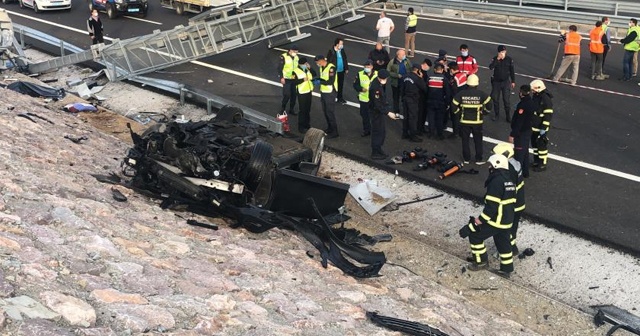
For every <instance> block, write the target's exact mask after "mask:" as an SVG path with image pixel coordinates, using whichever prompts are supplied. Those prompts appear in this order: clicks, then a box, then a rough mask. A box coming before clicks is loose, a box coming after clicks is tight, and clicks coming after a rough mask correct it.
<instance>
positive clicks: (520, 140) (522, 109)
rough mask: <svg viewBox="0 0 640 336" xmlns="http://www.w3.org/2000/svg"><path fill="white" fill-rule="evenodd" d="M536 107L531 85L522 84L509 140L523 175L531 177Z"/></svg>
mask: <svg viewBox="0 0 640 336" xmlns="http://www.w3.org/2000/svg"><path fill="white" fill-rule="evenodd" d="M535 110H536V107H535V106H534V103H533V98H532V97H531V86H529V84H525V85H522V86H520V102H519V103H518V105H517V106H516V110H515V111H514V112H513V118H512V119H511V133H509V142H510V143H512V144H513V147H514V151H515V153H514V158H515V159H516V160H518V162H520V166H521V167H522V176H524V177H529V141H530V139H531V132H532V130H531V120H532V119H533V114H534V113H535Z"/></svg>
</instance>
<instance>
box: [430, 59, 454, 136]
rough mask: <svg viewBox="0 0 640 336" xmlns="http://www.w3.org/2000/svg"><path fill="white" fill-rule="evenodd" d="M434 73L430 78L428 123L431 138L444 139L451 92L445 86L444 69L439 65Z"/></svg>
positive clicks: (435, 67)
mask: <svg viewBox="0 0 640 336" xmlns="http://www.w3.org/2000/svg"><path fill="white" fill-rule="evenodd" d="M433 70H434V73H433V75H432V76H431V77H430V78H429V95H428V96H427V122H428V123H429V135H428V137H429V138H432V137H436V136H437V138H438V140H442V139H444V135H443V132H444V117H445V114H446V113H447V102H448V101H449V99H450V98H449V95H450V93H449V90H448V88H447V87H446V86H445V79H444V67H443V66H442V64H440V63H437V64H436V65H435V66H434V67H433Z"/></svg>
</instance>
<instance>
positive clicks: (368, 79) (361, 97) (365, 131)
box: [353, 61, 378, 136]
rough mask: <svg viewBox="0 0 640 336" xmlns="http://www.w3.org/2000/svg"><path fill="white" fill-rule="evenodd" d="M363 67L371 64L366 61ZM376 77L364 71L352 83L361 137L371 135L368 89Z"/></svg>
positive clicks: (373, 72) (375, 73)
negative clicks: (355, 95)
mask: <svg viewBox="0 0 640 336" xmlns="http://www.w3.org/2000/svg"><path fill="white" fill-rule="evenodd" d="M365 65H373V62H370V61H367V63H366V64H365ZM377 77H378V72H377V71H375V70H371V72H369V73H366V72H365V71H364V70H361V71H359V72H358V76H357V77H356V79H355V80H354V81H353V89H354V90H356V92H358V101H359V102H360V117H362V134H361V135H362V136H367V135H369V134H371V118H370V117H369V87H370V86H371V84H372V83H373V81H374V80H375V79H376V78H377Z"/></svg>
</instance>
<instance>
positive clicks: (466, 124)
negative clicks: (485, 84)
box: [453, 75, 491, 165]
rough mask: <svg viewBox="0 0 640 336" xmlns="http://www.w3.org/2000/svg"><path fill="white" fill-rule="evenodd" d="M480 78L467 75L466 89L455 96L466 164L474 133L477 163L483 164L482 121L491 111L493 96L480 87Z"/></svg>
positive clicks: (454, 104)
mask: <svg viewBox="0 0 640 336" xmlns="http://www.w3.org/2000/svg"><path fill="white" fill-rule="evenodd" d="M479 84H480V79H479V78H478V76H477V75H470V76H469V77H467V86H468V88H467V89H466V90H463V91H460V92H458V94H457V95H456V96H455V97H453V106H455V107H456V112H455V113H456V115H459V116H460V136H461V137H462V157H463V159H464V163H465V164H469V161H471V150H470V149H469V141H470V139H471V138H470V136H471V134H473V142H474V144H475V149H476V164H477V165H482V164H484V163H485V161H484V160H483V149H482V123H483V120H482V119H483V116H484V115H485V114H488V113H489V111H491V97H490V96H489V95H488V94H486V93H485V92H483V91H482V90H480V89H478V85H479Z"/></svg>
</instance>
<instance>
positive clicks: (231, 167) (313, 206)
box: [101, 106, 390, 278]
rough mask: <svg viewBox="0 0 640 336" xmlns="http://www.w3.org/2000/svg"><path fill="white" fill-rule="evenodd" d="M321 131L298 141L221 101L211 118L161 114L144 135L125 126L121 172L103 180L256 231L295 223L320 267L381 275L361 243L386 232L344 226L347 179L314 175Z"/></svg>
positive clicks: (381, 259)
mask: <svg viewBox="0 0 640 336" xmlns="http://www.w3.org/2000/svg"><path fill="white" fill-rule="evenodd" d="M324 136H325V134H324V132H323V131H321V130H318V129H310V130H309V131H308V132H307V133H306V134H305V137H304V139H303V141H302V143H299V142H297V141H294V140H292V139H290V138H287V137H283V136H281V135H280V134H278V133H275V132H271V131H268V130H267V129H266V128H264V127H261V126H259V125H257V124H255V123H253V122H251V121H248V120H246V119H244V118H243V112H242V110H241V109H239V108H236V107H228V106H227V107H224V108H222V109H221V110H220V111H219V112H218V113H217V115H216V117H215V118H212V119H210V120H206V121H194V122H192V121H187V122H183V121H182V120H180V119H175V120H161V121H159V122H157V123H155V124H154V125H153V126H151V127H149V128H148V129H147V130H146V131H144V133H142V134H136V133H135V132H133V131H131V137H132V139H133V143H134V145H133V147H132V148H131V149H130V150H129V152H128V154H127V157H126V158H125V159H124V160H123V170H122V172H123V175H124V176H125V177H126V178H125V179H124V180H122V181H120V182H117V181H114V180H113V179H110V178H106V179H101V180H103V181H104V182H111V183H120V184H123V185H125V186H126V187H129V188H132V189H134V190H136V191H138V192H140V193H143V194H145V195H148V196H151V197H154V198H158V199H161V200H162V202H161V206H162V207H163V208H180V209H185V210H187V211H191V212H194V213H198V214H202V215H207V216H212V217H215V216H225V217H228V218H231V219H233V220H234V221H235V225H234V226H235V227H243V228H245V229H247V230H249V231H251V232H254V233H260V232H264V231H266V230H269V229H271V228H274V227H278V228H285V229H291V230H295V231H296V232H298V233H299V234H301V235H302V236H303V237H304V238H305V239H306V240H308V241H309V242H310V243H311V244H312V245H313V246H314V247H315V248H316V249H318V252H319V255H320V260H321V263H322V265H323V266H324V267H327V264H328V262H331V263H332V264H333V265H335V266H336V267H338V268H340V269H341V270H342V271H344V273H346V274H348V275H350V276H353V277H357V278H368V277H375V276H379V273H378V272H379V271H380V269H381V268H382V266H383V265H384V263H385V262H386V257H385V255H384V253H382V252H375V251H370V250H367V249H365V248H364V246H366V245H373V244H375V243H376V242H377V241H379V240H389V239H390V236H388V235H381V236H376V237H371V236H367V235H364V234H361V233H360V232H359V231H357V230H355V229H348V228H345V227H344V222H345V221H347V220H348V219H349V216H348V215H346V214H345V213H344V211H343V209H344V201H345V197H346V195H347V192H348V190H349V185H348V184H344V183H339V182H336V181H332V180H329V179H326V178H322V177H319V176H317V173H318V168H319V165H320V161H321V158H322V150H323V148H324Z"/></svg>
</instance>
